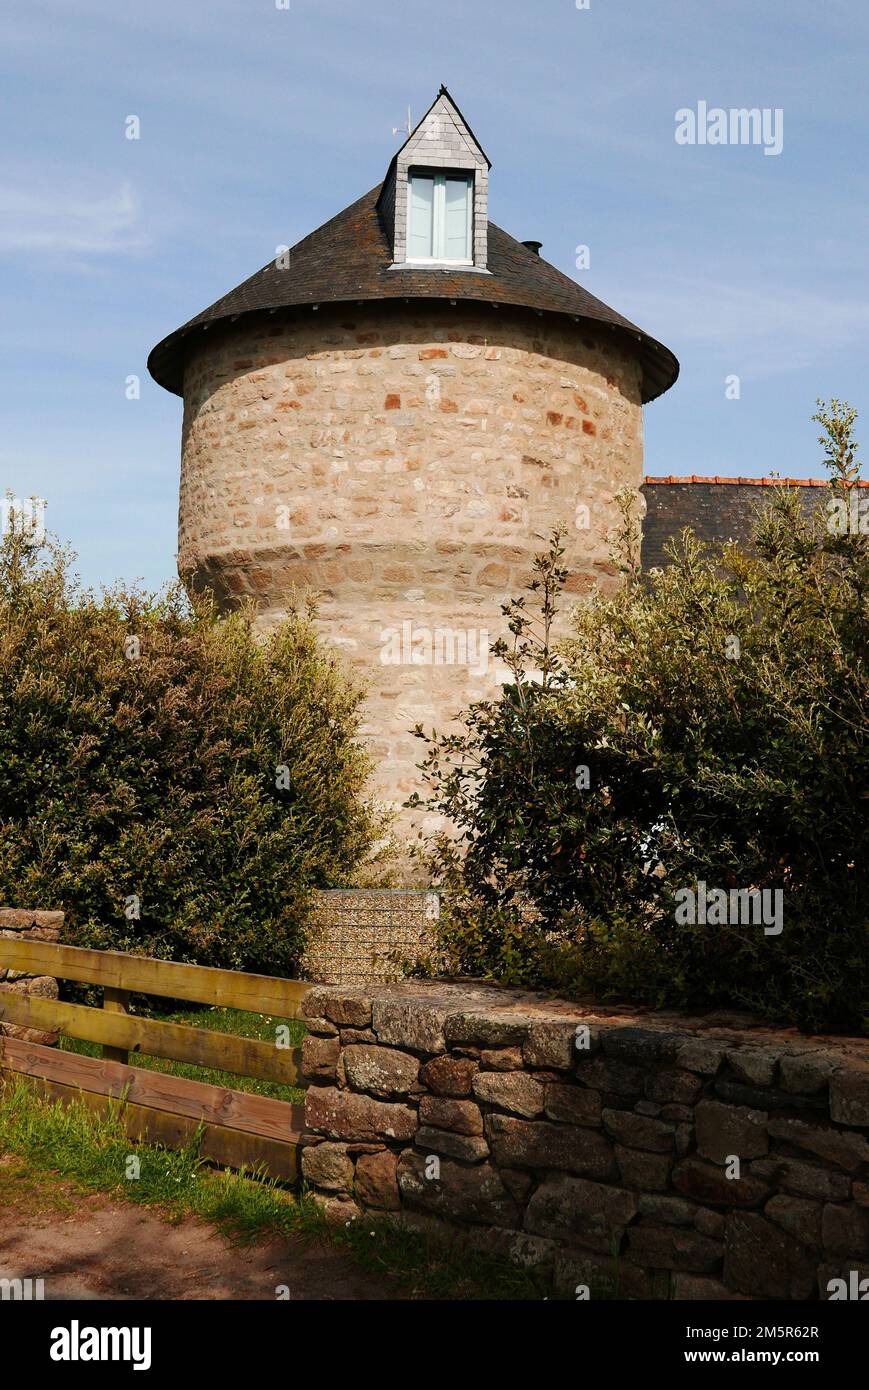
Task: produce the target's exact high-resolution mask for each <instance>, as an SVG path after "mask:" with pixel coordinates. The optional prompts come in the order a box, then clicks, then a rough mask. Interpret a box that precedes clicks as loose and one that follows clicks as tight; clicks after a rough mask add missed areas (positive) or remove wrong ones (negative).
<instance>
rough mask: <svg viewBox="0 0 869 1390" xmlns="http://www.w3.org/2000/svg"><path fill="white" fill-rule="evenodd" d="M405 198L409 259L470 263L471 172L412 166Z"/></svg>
mask: <svg viewBox="0 0 869 1390" xmlns="http://www.w3.org/2000/svg"><path fill="white" fill-rule="evenodd" d="M407 202H408V235H407V259H408V260H409V261H440V262H446V263H448V264H451V265H472V264H473V259H474V256H473V235H474V176H473V174H464V173H441V172H435V171H434V170H427V169H411V170H410V171H409V173H408V199H407Z"/></svg>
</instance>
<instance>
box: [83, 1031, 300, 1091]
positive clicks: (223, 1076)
mask: <svg viewBox="0 0 869 1390" xmlns="http://www.w3.org/2000/svg"><path fill="white" fill-rule="evenodd" d="M160 1019H161V1021H162V1022H164V1023H185V1024H187V1026H188V1027H190V1028H208V1029H210V1030H211V1031H212V1032H214V1033H235V1034H237V1036H238V1037H242V1038H259V1039H260V1040H261V1041H263V1042H274V1039H275V1030H276V1028H277V1027H278V1026H279V1025H280V1024H286V1026H287V1027H288V1029H289V1033H290V1039H291V1041H292V1046H293V1047H298V1045H299V1044H300V1043H301V1041H302V1038H303V1037H304V1036H305V1031H306V1030H305V1025H304V1023H302V1022H301V1020H299V1019H294V1018H274V1017H272V1015H271V1014H251V1013H245V1012H243V1011H242V1010H241V1009H221V1008H217V1007H215V1008H206V1009H201V1008H200V1009H183V1010H180V1011H179V1012H178V1013H172V1014H161V1015H160ZM58 1046H59V1047H61V1048H62V1049H63V1050H64V1051H65V1052H75V1053H77V1054H78V1055H79V1056H80V1057H101V1056H102V1048H101V1046H100V1044H99V1043H92V1042H84V1041H83V1040H82V1039H81V1038H70V1037H67V1036H66V1034H61V1037H60V1039H59V1041H58ZM130 1066H131V1067H144V1068H145V1069H146V1070H147V1071H160V1072H168V1073H170V1074H171V1075H172V1076H186V1077H188V1078H189V1079H190V1080H191V1081H208V1082H210V1083H211V1084H212V1085H213V1086H225V1087H228V1088H229V1089H230V1090H233V1091H249V1092H250V1093H251V1094H253V1095H257V1096H271V1097H272V1098H273V1099H274V1100H286V1101H290V1102H291V1104H293V1105H301V1104H302V1103H303V1102H304V1099H305V1092H304V1090H302V1089H300V1088H299V1087H297V1086H282V1085H281V1083H280V1082H279V1081H260V1080H258V1079H257V1078H256V1077H251V1076H237V1075H236V1073H235V1072H231V1071H218V1070H215V1069H214V1068H212V1067H196V1066H191V1065H189V1064H188V1063H187V1062H172V1061H168V1060H166V1059H165V1058H163V1057H147V1056H144V1055H143V1054H142V1053H135V1052H133V1053H130Z"/></svg>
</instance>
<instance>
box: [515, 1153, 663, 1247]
mask: <svg viewBox="0 0 869 1390" xmlns="http://www.w3.org/2000/svg"><path fill="white" fill-rule="evenodd" d="M636 1211H637V1198H636V1194H635V1193H633V1192H626V1191H624V1190H620V1189H619V1188H617V1187H611V1186H609V1185H605V1184H604V1183H597V1182H590V1181H588V1180H587V1179H585V1178H578V1177H573V1176H571V1175H569V1174H567V1173H553V1174H551V1175H550V1176H548V1177H546V1178H545V1179H544V1180H543V1182H541V1184H540V1186H539V1187H538V1188H537V1190H536V1192H535V1193H534V1194H533V1196H532V1197H531V1200H530V1201H529V1203H528V1207H527V1210H526V1213H525V1229H526V1231H531V1232H532V1233H533V1234H535V1235H541V1236H551V1237H552V1238H553V1239H556V1240H558V1239H560V1240H570V1241H575V1242H579V1243H580V1244H582V1245H587V1246H588V1247H589V1248H590V1249H592V1250H600V1251H603V1252H605V1253H607V1254H610V1253H612V1251H613V1249H617V1248H618V1246H619V1244H620V1242H621V1239H622V1236H623V1235H624V1232H625V1230H626V1228H627V1226H628V1224H629V1222H630V1221H632V1220H633V1218H634V1216H635V1215H636Z"/></svg>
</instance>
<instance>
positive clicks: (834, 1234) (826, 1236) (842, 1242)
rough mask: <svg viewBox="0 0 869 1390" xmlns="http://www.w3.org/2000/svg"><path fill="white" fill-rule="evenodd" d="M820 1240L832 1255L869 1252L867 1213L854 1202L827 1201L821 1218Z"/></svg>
mask: <svg viewBox="0 0 869 1390" xmlns="http://www.w3.org/2000/svg"><path fill="white" fill-rule="evenodd" d="M821 1240H822V1241H823V1245H824V1249H825V1250H826V1251H827V1252H828V1253H829V1254H832V1255H854V1256H858V1255H867V1254H869V1213H867V1212H865V1211H864V1210H863V1209H862V1208H861V1207H858V1206H856V1205H855V1204H854V1203H848V1204H847V1205H846V1206H838V1205H834V1204H833V1203H831V1202H827V1203H826V1205H825V1206H824V1209H823V1216H822V1218H821Z"/></svg>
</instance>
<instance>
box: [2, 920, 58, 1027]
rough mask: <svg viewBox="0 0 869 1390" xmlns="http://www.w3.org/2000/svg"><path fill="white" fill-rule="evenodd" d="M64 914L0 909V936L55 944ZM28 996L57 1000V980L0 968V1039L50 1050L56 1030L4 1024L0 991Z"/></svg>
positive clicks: (46, 976)
mask: <svg viewBox="0 0 869 1390" xmlns="http://www.w3.org/2000/svg"><path fill="white" fill-rule="evenodd" d="M63 916H64V915H63V913H62V912H49V911H38V910H31V909H29V908H18V907H4V908H0V936H6V937H19V938H23V939H26V940H29V941H48V942H56V941H58V940H59V939H60V933H61V929H62V927H63ZM4 990H12V991H14V992H15V993H16V994H31V995H34V996H36V997H37V998H40V999H57V997H58V993H59V990H58V985H57V980H55V979H54V978H53V977H52V976H49V975H37V976H34V975H27V974H25V973H24V972H22V971H20V970H8V969H3V968H0V1036H2V1035H4V1034H5V1035H6V1036H7V1037H10V1038H19V1039H20V1040H21V1041H22V1042H32V1043H40V1044H42V1045H44V1046H48V1047H53V1046H54V1045H55V1044H56V1042H57V1039H58V1034H57V1032H55V1031H51V1032H47V1031H45V1030H44V1029H41V1028H24V1027H22V1026H20V1025H19V1024H15V1023H3V1022H2V1015H3V991H4Z"/></svg>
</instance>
